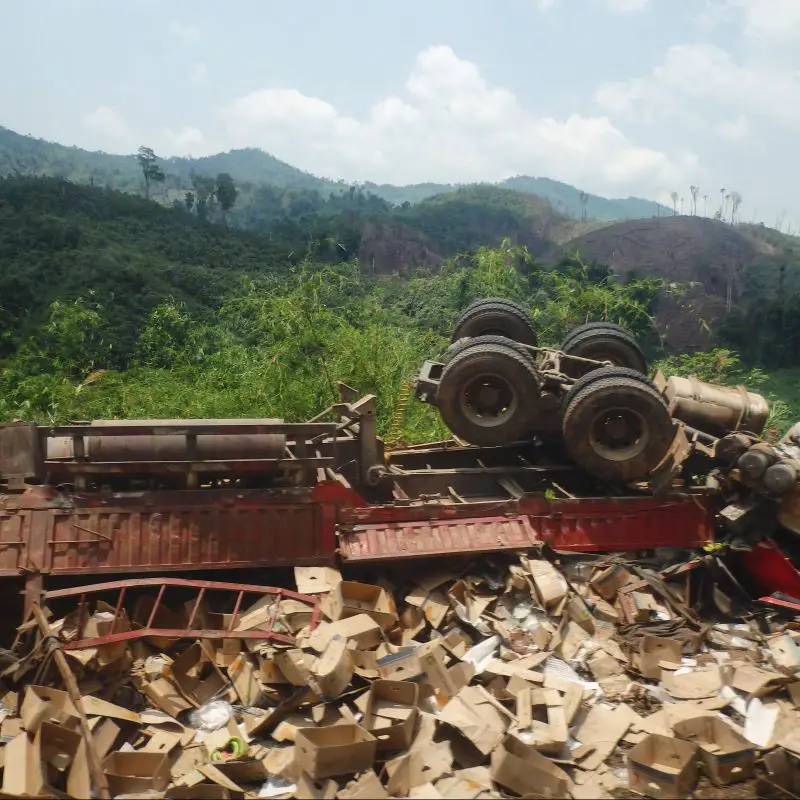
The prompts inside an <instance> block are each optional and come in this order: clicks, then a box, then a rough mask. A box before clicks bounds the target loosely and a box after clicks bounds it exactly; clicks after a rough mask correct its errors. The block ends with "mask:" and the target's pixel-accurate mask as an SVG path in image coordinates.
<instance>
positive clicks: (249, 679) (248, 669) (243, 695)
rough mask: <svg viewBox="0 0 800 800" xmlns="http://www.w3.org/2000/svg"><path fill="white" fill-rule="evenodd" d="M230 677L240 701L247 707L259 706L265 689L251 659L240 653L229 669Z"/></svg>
mask: <svg viewBox="0 0 800 800" xmlns="http://www.w3.org/2000/svg"><path fill="white" fill-rule="evenodd" d="M228 677H229V678H230V679H231V683H232V684H233V689H234V691H235V692H236V694H237V695H238V697H239V699H240V700H241V701H242V703H243V704H244V705H246V706H258V705H260V704H261V700H262V698H263V697H264V689H263V687H262V686H261V684H260V683H259V681H258V672H257V670H256V668H255V666H254V665H253V662H252V661H251V660H250V658H249V657H248V656H247V655H245V654H244V653H240V654H239V655H238V656H237V658H236V659H235V660H234V661H233V662H232V663H231V665H230V666H229V667H228Z"/></svg>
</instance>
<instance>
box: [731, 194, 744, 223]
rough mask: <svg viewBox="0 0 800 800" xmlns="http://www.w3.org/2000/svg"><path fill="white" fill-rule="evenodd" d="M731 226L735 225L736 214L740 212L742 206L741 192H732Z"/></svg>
mask: <svg viewBox="0 0 800 800" xmlns="http://www.w3.org/2000/svg"><path fill="white" fill-rule="evenodd" d="M730 197H731V225H733V223H734V221H735V220H736V212H737V211H738V210H739V206H740V205H741V204H742V196H741V195H740V194H739V192H731V195H730Z"/></svg>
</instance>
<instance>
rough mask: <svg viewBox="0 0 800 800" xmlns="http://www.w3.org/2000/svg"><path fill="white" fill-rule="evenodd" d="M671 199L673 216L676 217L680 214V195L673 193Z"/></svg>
mask: <svg viewBox="0 0 800 800" xmlns="http://www.w3.org/2000/svg"><path fill="white" fill-rule="evenodd" d="M670 197H671V198H672V216H673V217H675V216H677V214H678V193H677V192H672V194H670Z"/></svg>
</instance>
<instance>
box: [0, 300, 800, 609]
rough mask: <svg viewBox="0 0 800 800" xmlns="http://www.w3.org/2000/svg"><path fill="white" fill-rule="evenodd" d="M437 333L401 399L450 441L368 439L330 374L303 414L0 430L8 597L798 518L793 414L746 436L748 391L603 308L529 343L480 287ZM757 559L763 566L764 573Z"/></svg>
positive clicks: (795, 593) (580, 543) (786, 587)
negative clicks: (673, 361) (438, 355)
mask: <svg viewBox="0 0 800 800" xmlns="http://www.w3.org/2000/svg"><path fill="white" fill-rule="evenodd" d="M452 340H453V343H452V345H451V347H450V348H449V349H448V352H447V353H446V354H445V357H444V359H443V360H442V361H440V362H438V361H429V362H426V363H425V364H424V365H423V367H422V369H421V372H420V375H419V378H418V380H417V388H416V394H417V397H418V399H419V400H421V401H422V402H426V403H429V404H432V405H435V406H437V408H438V409H439V411H440V413H441V415H442V418H443V420H444V422H445V424H446V425H447V426H448V427H449V428H450V430H451V431H452V432H453V434H454V437H455V438H454V439H452V440H448V441H443V442H435V443H431V444H425V445H416V446H412V447H407V448H405V449H401V450H394V451H392V452H388V453H387V452H385V448H384V443H383V441H382V440H381V439H380V437H379V436H378V435H377V432H376V414H375V398H374V397H372V396H366V397H362V398H359V397H358V395H357V393H356V392H355V391H354V390H352V389H350V388H349V387H347V386H344V385H340V402H339V403H336V404H334V405H333V406H331V407H330V408H329V409H327V410H326V411H325V412H323V413H322V414H320V415H319V416H318V417H316V418H314V419H313V420H310V421H309V422H305V423H286V422H283V421H281V420H272V419H257V420H226V419H202V420H138V421H133V420H96V421H93V422H91V423H80V424H70V425H62V426H46V425H36V424H31V423H21V422H17V423H13V424H8V425H4V426H0V577H6V578H11V577H17V578H19V577H20V576H24V578H25V583H26V599H27V603H28V605H29V606H30V604H31V603H33V602H34V601H35V600H36V599H37V598H38V597H39V596H40V595H41V592H42V590H43V585H44V581H45V579H46V578H47V576H58V575H62V576H82V577H83V578H84V579H85V577H86V576H88V575H92V576H94V575H102V574H105V575H115V576H118V575H123V576H124V575H140V574H142V573H145V574H151V575H155V574H161V573H168V572H183V571H187V570H204V571H207V570H223V569H224V570H229V569H232V568H245V567H249V568H252V567H273V566H287V565H292V566H310V565H325V564H334V563H335V562H337V561H339V562H340V563H343V564H347V563H362V562H385V561H395V560H398V559H410V558H423V557H434V556H443V555H458V554H465V555H474V554H478V553H490V552H497V551H524V550H529V549H532V548H539V547H542V546H545V545H546V546H549V547H550V548H552V549H553V550H555V551H564V552H569V551H573V552H610V551H642V550H655V549H657V548H662V547H668V548H678V549H693V548H702V547H704V546H706V545H710V544H712V543H713V542H714V541H715V538H716V537H717V536H719V535H722V536H725V537H728V538H729V539H730V538H732V537H733V538H736V539H737V540H738V541H739V543H741V542H744V541H748V542H749V544H750V545H756V544H757V540H758V538H760V535H761V534H763V533H765V532H766V533H768V532H769V531H770V530H771V528H770V526H772V525H774V524H775V522H776V520H777V521H779V522H780V524H781V525H782V526H783V527H784V528H788V529H789V530H791V531H794V532H796V533H797V532H800V488H799V487H800V483H798V476H800V430H798V428H797V426H796V427H795V428H793V429H792V430H791V431H790V432H789V433H788V434H787V436H786V437H785V438H784V439H783V440H782V441H781V442H780V443H778V444H777V445H771V444H768V443H767V442H765V441H763V440H762V439H761V438H760V436H761V434H762V432H763V429H764V426H765V423H766V420H767V415H768V406H767V403H766V401H765V400H764V398H762V397H761V396H759V395H757V394H753V393H751V392H748V391H747V390H746V389H744V388H742V387H738V388H731V387H722V386H713V385H711V384H706V383H701V382H700V381H697V380H695V379H693V378H690V379H684V378H676V377H672V378H669V379H666V378H664V376H662V375H657V376H656V377H655V379H654V380H652V381H651V380H650V379H649V378H648V377H647V362H646V360H645V357H644V355H643V353H642V351H641V349H640V348H639V346H638V344H637V343H636V340H635V339H634V338H633V337H632V336H631V335H630V334H629V333H628V332H627V331H625V330H624V329H622V328H620V327H619V326H616V325H613V324H610V323H589V324H587V325H583V326H580V327H579V328H576V329H575V330H573V331H572V332H571V333H570V334H569V336H567V338H566V339H565V341H564V342H563V343H562V345H561V348H560V349H558V350H556V349H551V348H541V347H538V346H537V344H536V335H535V330H534V328H533V324H532V321H531V320H530V318H529V317H528V315H527V313H526V312H525V311H524V309H522V308H521V307H519V306H517V305H516V304H514V303H512V302H510V301H507V300H502V299H488V300H481V301H478V302H477V303H474V304H473V305H472V306H470V307H469V308H468V309H467V310H466V311H465V312H464V314H462V316H461V318H460V319H459V320H458V322H457V324H456V329H455V331H454V333H453V337H452ZM697 476H702V477H701V478H700V479H698V477H697ZM764 520H767V522H764ZM765 526H766V527H765ZM748 537H749V538H748ZM770 547H772V545H768V546H767V549H769V548H770ZM752 553H757V558H758V559H761V561H760V562H759V563H760V567H759V568H758V570H755V572H758V574H759V575H760V578H759V580H757V581H756V583H757V584H758V585H757V586H756V587H755V590H756V592H757V594H764V595H772V594H773V593H774V592H775V591H777V592H779V593H782V596H783V597H784V599H781V597H777V598H773V599H774V600H775V602H783V603H786V602H788V603H790V604H791V603H797V602H800V601H798V600H797V598H798V597H799V596H800V588H799V587H800V575H797V573H796V571H794V572H792V570H793V568H792V567H791V565H790V564H789V562H788V561H786V560H785V559H783V557H782V556H781V554H780V551H778V550H777V549H775V550H771V551H770V553H771V554H772V555H765V550H764V547H760V548H759V547H755V548H754V549H753V550H752ZM773 555H774V558H776V559H782V560H783V561H785V564H783V566H781V569H784V570H785V572H784V575H785V580H784V581H783V582H782V583H780V585H776V584H774V582H773V584H772V586H766V587H765V585H764V584H765V583H767V584H769V583H770V580H767V581H765V580H764V578H765V576H769V575H770V574H772V572H771V570H773V568H774V569H777V567H770V566H769V564H770V563H772V562H771V561H770V559H771V558H772V557H773ZM738 557H739V558H740V559H742V560H743V563H746V562H747V554H743V553H739V554H738ZM765 559H766V560H765ZM775 563H777V562H775ZM785 597H788V598H789V599H788V600H786V599H785Z"/></svg>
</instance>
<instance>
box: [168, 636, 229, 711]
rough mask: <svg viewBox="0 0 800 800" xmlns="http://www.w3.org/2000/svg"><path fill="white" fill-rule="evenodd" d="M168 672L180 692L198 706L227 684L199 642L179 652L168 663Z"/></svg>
mask: <svg viewBox="0 0 800 800" xmlns="http://www.w3.org/2000/svg"><path fill="white" fill-rule="evenodd" d="M168 674H171V675H172V679H173V680H174V681H175V685H176V686H177V687H178V689H180V692H181V694H182V695H183V696H184V697H185V698H186V699H187V700H189V701H190V702H192V703H194V704H195V705H197V706H198V707H199V706H202V705H204V704H205V703H207V702H208V701H209V700H211V699H212V698H213V697H214V696H216V695H217V694H218V693H219V692H220V691H222V690H223V689H224V688H225V687H226V686H227V685H228V682H227V680H226V679H225V677H224V676H223V675H222V674H221V673H220V671H219V668H218V667H217V666H216V664H214V663H212V662H211V661H210V660H209V658H208V656H207V655H206V653H205V652H204V650H203V646H202V644H201V643H200V642H196V643H195V644H193V645H192V646H191V647H189V648H187V649H186V650H185V651H184V652H183V653H181V654H180V655H179V656H178V657H177V658H176V659H175V660H174V661H173V662H172V664H171V665H170V667H169V672H168Z"/></svg>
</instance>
